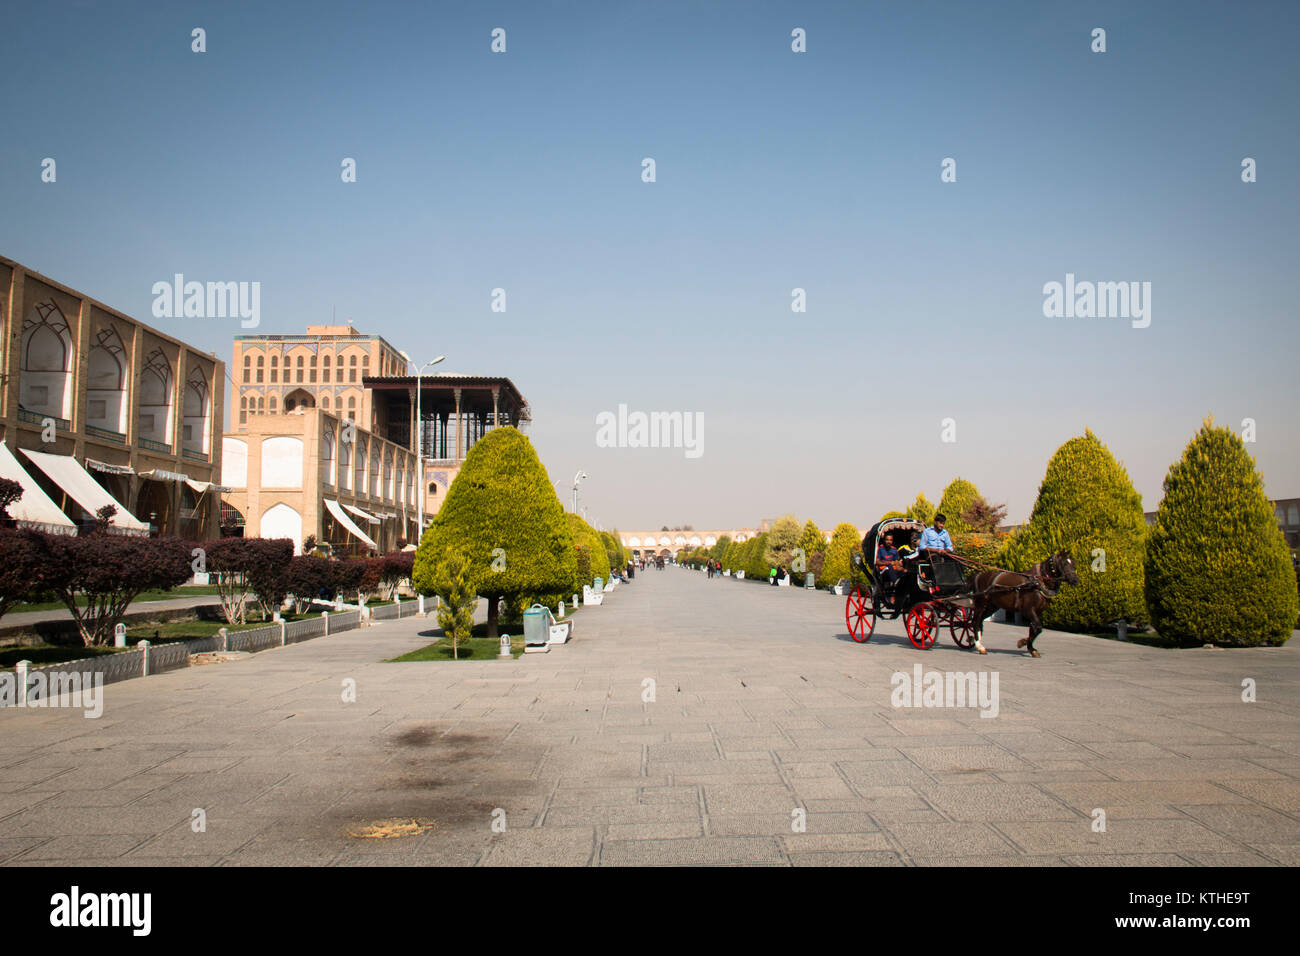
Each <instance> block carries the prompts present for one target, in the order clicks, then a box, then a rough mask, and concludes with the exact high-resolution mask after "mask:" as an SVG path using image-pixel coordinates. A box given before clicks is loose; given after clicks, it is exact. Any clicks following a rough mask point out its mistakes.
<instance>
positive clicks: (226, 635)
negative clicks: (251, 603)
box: [217, 627, 230, 651]
mask: <svg viewBox="0 0 1300 956" xmlns="http://www.w3.org/2000/svg"><path fill="white" fill-rule="evenodd" d="M217 637H219V638H221V649H222V650H223V651H226V650H229V649H230V645H229V640H230V632H229V631H227V630H226V629H225V628H224V627H223V628H220V629H219V630H218V631H217Z"/></svg>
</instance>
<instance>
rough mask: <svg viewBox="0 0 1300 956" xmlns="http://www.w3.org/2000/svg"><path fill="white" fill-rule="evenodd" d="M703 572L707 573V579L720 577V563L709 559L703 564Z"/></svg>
mask: <svg viewBox="0 0 1300 956" xmlns="http://www.w3.org/2000/svg"><path fill="white" fill-rule="evenodd" d="M704 570H705V571H706V572H708V575H709V577H711V578H713V577H718V578H720V577H722V562H721V561H716V560H713V559H710V560H708V561H705V562H704Z"/></svg>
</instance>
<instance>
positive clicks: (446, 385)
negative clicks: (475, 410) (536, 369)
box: [361, 374, 532, 421]
mask: <svg viewBox="0 0 1300 956" xmlns="http://www.w3.org/2000/svg"><path fill="white" fill-rule="evenodd" d="M416 381H417V379H416V377H415V376H414V375H380V376H369V375H367V376H363V377H362V379H361V384H362V385H363V386H364V387H365V388H370V389H374V390H375V391H377V392H396V391H400V392H407V391H409V390H411V389H413V388H415V385H416ZM419 382H420V391H421V393H422V394H427V393H428V392H430V391H441V392H446V391H449V390H451V389H453V388H460V389H469V390H471V391H478V390H483V391H486V390H489V389H493V388H496V389H500V394H501V398H502V399H503V407H504V408H517V409H518V410H519V413H520V416H519V417H520V418H521V419H522V420H523V421H531V420H532V414H531V412H530V411H529V408H528V401H527V400H526V399H525V398H524V396H523V393H522V392H520V391H519V389H518V388H517V387H516V386H515V383H514V382H512V381H510V379H508V378H506V377H504V376H501V375H449V374H441V375H422V376H420V377H419Z"/></svg>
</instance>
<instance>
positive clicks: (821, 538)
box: [796, 518, 828, 582]
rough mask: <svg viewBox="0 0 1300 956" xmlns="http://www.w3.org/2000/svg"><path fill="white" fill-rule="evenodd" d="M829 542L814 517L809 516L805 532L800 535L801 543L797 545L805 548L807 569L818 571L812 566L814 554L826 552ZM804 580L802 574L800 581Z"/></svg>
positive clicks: (804, 554) (805, 524)
mask: <svg viewBox="0 0 1300 956" xmlns="http://www.w3.org/2000/svg"><path fill="white" fill-rule="evenodd" d="M827 544H828V542H827V541H826V535H824V534H822V533H821V529H820V528H818V527H817V525H816V524H815V523H814V522H813V520H812V518H809V519H808V520H807V521H806V522H805V523H804V526H803V532H802V533H801V534H800V535H799V543H798V544H797V545H796V547H798V548H802V549H803V559H804V570H805V571H813V572H814V573H816V572H815V570H814V568H813V567H812V557H813V555H814V554H818V553H822V554H824V553H825V551H826V546H827ZM824 560H825V559H824V558H823V562H824ZM802 580H803V578H802V576H801V577H800V581H801V582H802Z"/></svg>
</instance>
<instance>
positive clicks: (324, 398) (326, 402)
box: [320, 395, 330, 409]
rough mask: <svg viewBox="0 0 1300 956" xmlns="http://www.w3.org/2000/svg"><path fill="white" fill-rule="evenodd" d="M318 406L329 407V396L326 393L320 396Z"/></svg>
mask: <svg viewBox="0 0 1300 956" xmlns="http://www.w3.org/2000/svg"><path fill="white" fill-rule="evenodd" d="M320 407H321V408H325V409H328V408H329V407H330V397H329V396H328V395H323V396H321V400H320Z"/></svg>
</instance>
